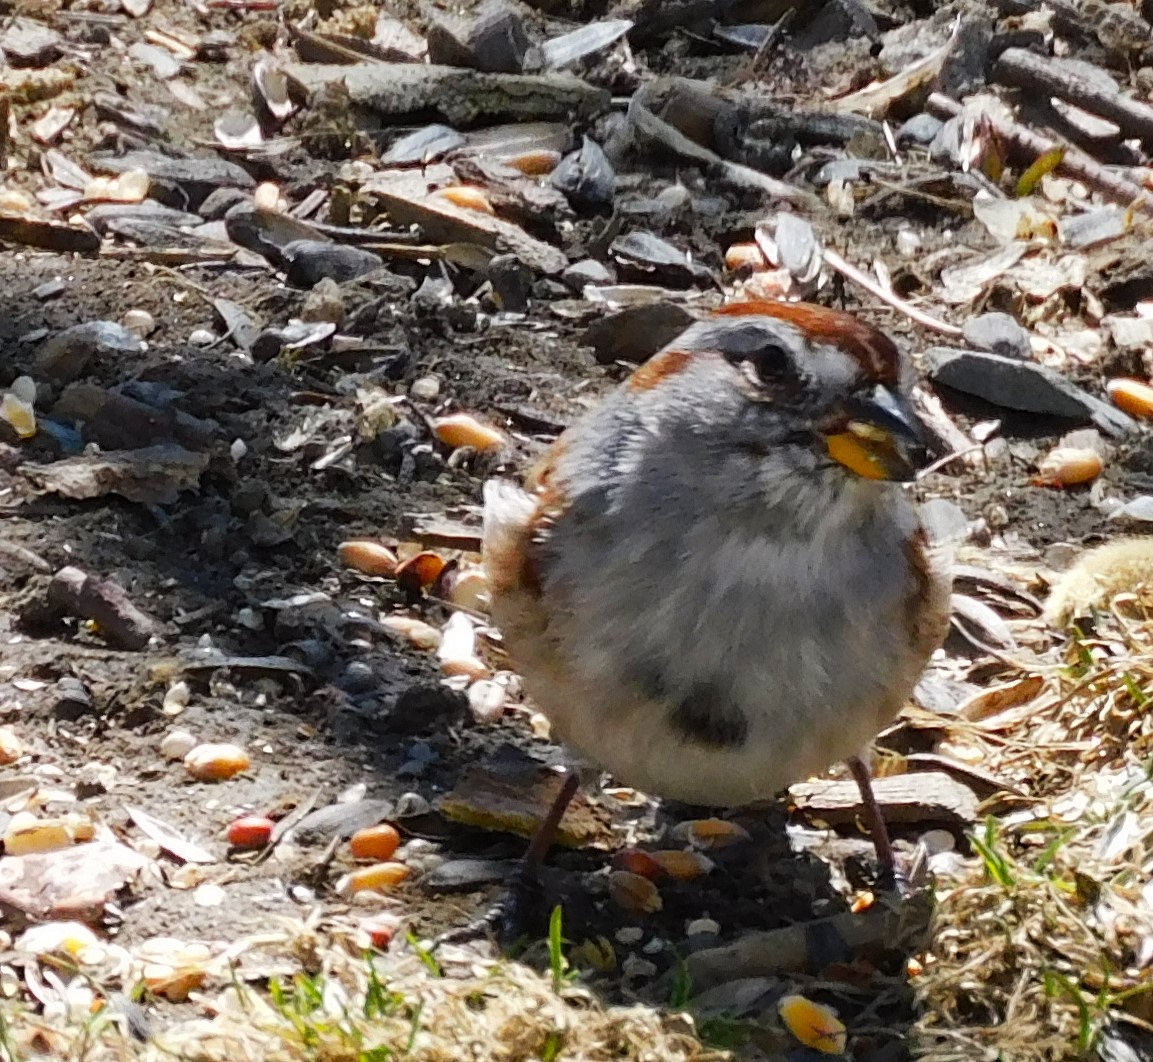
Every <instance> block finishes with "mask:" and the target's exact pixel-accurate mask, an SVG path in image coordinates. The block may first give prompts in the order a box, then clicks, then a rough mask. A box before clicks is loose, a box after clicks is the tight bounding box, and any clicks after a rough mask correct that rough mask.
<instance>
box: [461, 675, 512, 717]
mask: <svg viewBox="0 0 1153 1062" xmlns="http://www.w3.org/2000/svg"><path fill="white" fill-rule="evenodd" d="M507 699H508V691H507V690H506V689H505V687H504V686H503V685H502V684H501V683H499V682H494V681H493V680H492V679H480V680H479V681H477V682H474V683H473V684H472V685H471V686H469V688H468V708H469V711H470V712H472V717H473V719H475V720H476V721H477V722H478V723H495V722H496V721H497V720H498V719H499V718H500V717H501V716H502V715H504V706H505V702H506V701H507Z"/></svg>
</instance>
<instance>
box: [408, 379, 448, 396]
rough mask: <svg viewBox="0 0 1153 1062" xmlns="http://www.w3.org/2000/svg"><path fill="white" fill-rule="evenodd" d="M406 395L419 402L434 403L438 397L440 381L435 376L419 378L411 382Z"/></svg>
mask: <svg viewBox="0 0 1153 1062" xmlns="http://www.w3.org/2000/svg"><path fill="white" fill-rule="evenodd" d="M408 393H409V394H410V395H411V396H412V397H413V398H417V399H419V400H420V401H421V402H435V401H436V399H437V397H438V396H439V395H440V381H439V380H438V379H437V378H436V377H435V376H421V377H420V378H419V379H416V380H413V381H412V385H411V386H410V387H409V389H408Z"/></svg>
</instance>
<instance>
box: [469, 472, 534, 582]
mask: <svg viewBox="0 0 1153 1062" xmlns="http://www.w3.org/2000/svg"><path fill="white" fill-rule="evenodd" d="M536 508H537V499H536V498H534V497H533V496H532V495H531V494H529V493H527V492H526V491H524V490H521V488H520V487H518V486H517V485H516V484H515V483H510V482H509V481H508V480H501V479H490V480H488V482H486V483H485V485H484V524H483V529H482V532H481V553H482V555H483V558H484V566H485V570H486V571H487V573H488V579H489V586H490V588H491V590H492V592H493V594H494V595H497V594H499V593H501V592H502V591H504V592H508V591H511V590H524V589H527V587H525V586H523V585H522V584H523V583H524V581H525V576H526V574H527V573H526V570H525V564H526V561H527V552H528V546H529V539H530V536H531V535H532V522H533V517H534V515H535V514H536Z"/></svg>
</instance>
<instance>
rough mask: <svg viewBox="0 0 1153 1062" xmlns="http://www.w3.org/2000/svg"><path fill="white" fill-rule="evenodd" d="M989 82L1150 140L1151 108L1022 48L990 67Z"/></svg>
mask: <svg viewBox="0 0 1153 1062" xmlns="http://www.w3.org/2000/svg"><path fill="white" fill-rule="evenodd" d="M993 78H994V79H995V80H996V81H999V82H1000V83H1001V84H1002V85H1008V86H1009V87H1010V88H1018V89H1024V90H1025V91H1026V92H1035V93H1037V94H1038V95H1042V96H1046V97H1048V96H1057V97H1058V98H1060V99H1063V100H1067V101H1068V102H1069V103H1072V104H1074V105H1075V106H1077V107H1080V108H1081V109H1082V110H1086V111H1089V112H1090V113H1092V114H1097V115H1100V116H1101V117H1102V118H1105V119H1108V120H1109V121H1110V122H1113V123H1114V124H1115V125H1117V126H1118V127H1119V128H1120V130H1121V134H1122V137H1123V138H1124V137H1140V139H1141V140H1142V141H1143V142H1145V143H1148V142H1149V141H1151V140H1153V107H1150V106H1149V104H1147V103H1142V102H1141V101H1140V100H1134V99H1130V98H1129V97H1128V96H1122V95H1121V93H1120V92H1118V91H1117V90H1116V89H1114V90H1113V91H1105V90H1104V89H1102V88H1101V87H1100V86H1099V85H1095V84H1093V83H1092V82H1091V81H1089V80H1088V79H1087V78H1084V77H1079V76H1078V75H1077V74H1075V73H1073V72H1072V71H1070V70H1069V69H1068V68H1066V67H1064V66H1061V65H1060V64H1058V63H1054V62H1053V61H1052V60H1049V59H1042V58H1041V56H1039V55H1034V54H1033V53H1032V52H1029V51H1026V50H1025V49H1024V48H1006V49H1005V51H1003V52H1002V53H1001V56H1000V58H998V60H997V62H996V63H994V64H993Z"/></svg>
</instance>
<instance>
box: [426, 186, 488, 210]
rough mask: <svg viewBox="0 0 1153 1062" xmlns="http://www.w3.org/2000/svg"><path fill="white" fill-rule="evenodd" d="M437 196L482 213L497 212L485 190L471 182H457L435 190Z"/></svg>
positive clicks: (434, 193)
mask: <svg viewBox="0 0 1153 1062" xmlns="http://www.w3.org/2000/svg"><path fill="white" fill-rule="evenodd" d="M433 195H434V196H435V197H438V198H440V199H447V200H448V201H449V202H450V203H452V204H454V205H455V206H458V207H464V208H465V210H477V211H480V213H482V214H495V213H496V211H495V210H493V208H492V203H491V202H490V201H489V198H488V196H487V195H486V194H485V192H484V190H483V189H481V188H477V187H476V186H475V185H471V184H456V185H453V186H451V187H449V188H441V189H438V190H437V191H436V192H433Z"/></svg>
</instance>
